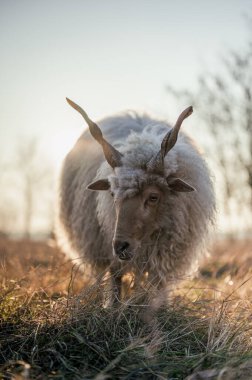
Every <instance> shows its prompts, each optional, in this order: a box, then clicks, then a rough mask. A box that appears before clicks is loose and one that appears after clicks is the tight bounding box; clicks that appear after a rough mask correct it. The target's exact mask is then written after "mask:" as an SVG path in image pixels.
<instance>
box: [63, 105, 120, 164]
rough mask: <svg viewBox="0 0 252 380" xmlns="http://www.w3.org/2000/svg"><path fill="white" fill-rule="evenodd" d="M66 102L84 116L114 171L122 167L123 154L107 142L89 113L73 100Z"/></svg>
mask: <svg viewBox="0 0 252 380" xmlns="http://www.w3.org/2000/svg"><path fill="white" fill-rule="evenodd" d="M66 100H67V102H68V103H69V104H70V106H71V107H73V108H74V109H75V110H76V111H78V112H79V113H80V114H81V115H82V117H83V118H84V120H85V121H86V123H87V124H88V126H89V130H90V133H91V135H92V136H93V137H94V139H95V140H96V141H98V143H99V144H100V145H101V146H102V149H103V153H104V156H105V158H106V160H107V161H108V163H109V165H110V166H111V167H112V168H113V169H114V168H115V167H118V166H121V165H122V162H121V157H122V154H121V153H120V152H119V151H118V150H117V149H116V148H114V147H113V146H112V145H111V144H109V143H108V142H107V141H106V140H105V138H104V137H103V134H102V131H101V130H100V128H99V127H98V125H97V124H96V123H94V122H93V121H92V120H91V119H89V117H88V115H87V113H86V112H85V111H84V110H83V109H82V108H81V107H80V106H78V104H76V103H74V102H73V101H72V100H70V99H68V98H66Z"/></svg>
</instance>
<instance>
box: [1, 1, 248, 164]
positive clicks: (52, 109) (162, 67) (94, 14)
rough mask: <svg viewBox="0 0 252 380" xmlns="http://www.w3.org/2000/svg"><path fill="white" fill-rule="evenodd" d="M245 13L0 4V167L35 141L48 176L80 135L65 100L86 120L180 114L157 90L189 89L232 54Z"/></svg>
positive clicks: (144, 5)
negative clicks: (135, 113) (130, 112)
mask: <svg viewBox="0 0 252 380" xmlns="http://www.w3.org/2000/svg"><path fill="white" fill-rule="evenodd" d="M246 14H247V15H251V14H252V2H251V0H211V1H206V0H205V1H204V0H191V1H186V0H177V1H176V2H175V1H170V0H151V1H150V0H127V1H125V0H103V1H102V0H100V1H98V0H74V1H69V0H0V47H1V50H0V54H1V59H0V68H1V69H0V159H2V158H3V157H5V156H11V154H12V153H13V152H14V150H15V147H16V143H17V142H18V141H19V139H20V137H21V136H23V135H24V136H28V137H29V136H38V138H39V141H40V144H41V150H42V152H43V153H44V154H45V156H46V157H47V160H49V161H51V162H52V166H53V167H58V166H59V164H60V162H61V161H62V158H63V156H64V155H65V153H66V151H67V150H68V149H69V148H70V146H71V145H72V144H73V142H74V140H75V139H76V138H77V137H78V136H79V135H80V133H81V132H82V130H83V128H84V123H83V121H82V119H81V117H80V115H78V114H77V113H76V112H74V111H73V109H71V108H70V107H69V106H68V104H67V103H66V101H65V97H66V96H67V97H69V98H70V99H73V100H74V101H76V102H77V103H79V104H80V105H81V106H82V107H83V108H85V109H86V111H87V112H88V114H89V115H90V117H91V118H93V119H94V120H98V119H99V118H101V117H103V116H105V115H109V114H112V113H115V112H118V111H123V110H125V109H134V110H140V111H145V112H149V113H151V114H153V115H156V116H158V117H167V118H168V119H169V121H171V122H173V121H174V119H175V118H176V116H177V115H178V114H179V113H180V111H181V110H182V109H181V107H182V106H183V105H181V104H175V103H174V102H173V103H171V102H170V100H169V98H168V96H167V94H166V91H165V86H166V85H173V86H175V87H177V88H189V89H192V88H195V87H196V84H197V76H198V75H199V73H200V72H201V71H204V70H206V69H213V70H217V69H218V62H219V58H218V57H219V56H220V55H221V54H222V55H225V54H226V52H227V51H228V50H229V49H239V50H241V49H242V48H243V46H245V45H246V40H247V35H248V30H247V27H246V22H245V18H244V15H246ZM184 106H187V105H184ZM195 112H197V110H195ZM193 117H194V116H192V117H191V119H190V123H191V124H193V120H194V119H193ZM195 120H196V119H195ZM197 131H198V130H197V126H193V128H192V129H190V131H189V133H191V134H192V136H193V137H196V136H197V134H198V132H197Z"/></svg>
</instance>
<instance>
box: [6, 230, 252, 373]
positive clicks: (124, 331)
mask: <svg viewBox="0 0 252 380" xmlns="http://www.w3.org/2000/svg"><path fill="white" fill-rule="evenodd" d="M251 253H252V240H244V241H238V240H234V241H230V240H225V241H218V242H216V243H215V244H214V245H213V247H212V256H211V257H209V258H208V259H206V260H205V261H204V263H202V265H201V268H200V271H199V275H198V277H197V278H196V279H194V280H190V281H185V282H184V283H183V284H181V285H180V286H179V288H177V289H176V291H175V294H174V295H173V297H172V298H171V300H170V302H169V307H168V308H167V309H166V308H164V309H161V310H160V311H159V313H158V314H157V318H154V319H153V323H150V324H149V325H146V323H144V320H143V319H142V318H141V314H142V313H146V312H148V309H147V308H146V307H143V306H141V305H140V306H134V305H131V306H127V305H126V304H125V305H124V304H122V305H121V306H120V307H116V308H110V309H104V308H103V307H102V303H101V297H100V296H99V294H100V293H101V292H100V291H99V290H100V287H97V285H94V286H92V287H87V286H86V285H87V284H85V282H84V280H83V276H82V274H81V272H80V271H79V270H78V268H77V267H76V266H74V263H73V262H71V261H69V260H67V259H66V258H65V257H64V255H63V254H62V252H60V250H58V249H57V247H56V246H55V244H54V242H53V241H49V242H30V241H25V240H23V241H11V240H9V239H3V238H1V239H0V284H1V292H0V379H13V380H14V379H22V380H28V379H53V378H55V379H87V380H89V379H93V378H94V379H99V380H101V379H117V378H118V379H153V380H154V379H171V378H172V379H176V380H179V379H185V378H186V376H188V375H190V374H191V376H192V377H191V379H193V380H196V379H198V378H201V379H211V380H214V379H216V380H217V379H218V380H224V379H225V380H227V379H232V380H235V379H236V378H237V379H238V378H241V379H243V380H246V379H247V377H246V376H250V375H251V378H252V367H251V358H252V340H251V336H252V320H251V315H252V303H251V300H250V299H251V298H250V297H251V274H252V273H251V257H252V255H251ZM97 290H98V291H97ZM244 373H245V375H244ZM211 374H215V375H213V376H212V375H211ZM231 375H232V376H231ZM199 376H201V377H199ZM228 376H230V377H228ZM242 376H243V377H242ZM244 376H245V377H244ZM249 378H250V377H248V379H249Z"/></svg>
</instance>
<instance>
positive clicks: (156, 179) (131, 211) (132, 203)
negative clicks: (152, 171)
mask: <svg viewBox="0 0 252 380" xmlns="http://www.w3.org/2000/svg"><path fill="white" fill-rule="evenodd" d="M115 174H117V175H111V176H109V180H105V179H104V180H98V181H96V182H94V183H92V184H90V185H89V186H88V188H89V189H91V190H108V191H110V193H111V195H112V196H113V199H114V207H115V215H116V220H115V231H114V236H113V242H112V245H113V253H114V255H115V256H116V257H118V258H119V259H120V260H123V261H127V260H131V259H133V258H134V256H135V255H136V254H137V251H138V249H139V248H140V247H144V246H145V247H146V246H148V245H151V244H153V243H155V241H156V239H157V237H158V233H159V231H160V229H161V228H162V219H163V216H162V215H163V212H164V210H165V207H166V206H165V199H166V196H167V195H168V194H169V193H170V192H174V191H178V192H188V191H193V190H194V189H193V188H192V187H191V186H190V185H189V184H187V183H186V182H184V181H182V180H181V179H179V178H175V177H172V176H169V177H168V178H164V177H161V176H158V175H149V174H147V173H145V172H144V171H142V170H135V171H131V170H130V171H128V170H127V169H125V168H120V169H119V168H118V170H116V173H115Z"/></svg>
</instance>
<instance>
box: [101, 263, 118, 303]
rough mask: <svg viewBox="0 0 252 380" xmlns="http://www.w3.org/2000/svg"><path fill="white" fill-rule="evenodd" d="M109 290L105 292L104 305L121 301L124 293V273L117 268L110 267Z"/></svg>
mask: <svg viewBox="0 0 252 380" xmlns="http://www.w3.org/2000/svg"><path fill="white" fill-rule="evenodd" d="M107 280H108V281H107V284H108V286H109V291H108V292H105V297H104V306H105V307H110V306H113V305H115V304H117V303H119V302H120V300H121V294H122V273H121V272H120V271H119V270H118V269H117V270H116V269H114V268H112V269H110V275H109V278H108V279H107Z"/></svg>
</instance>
